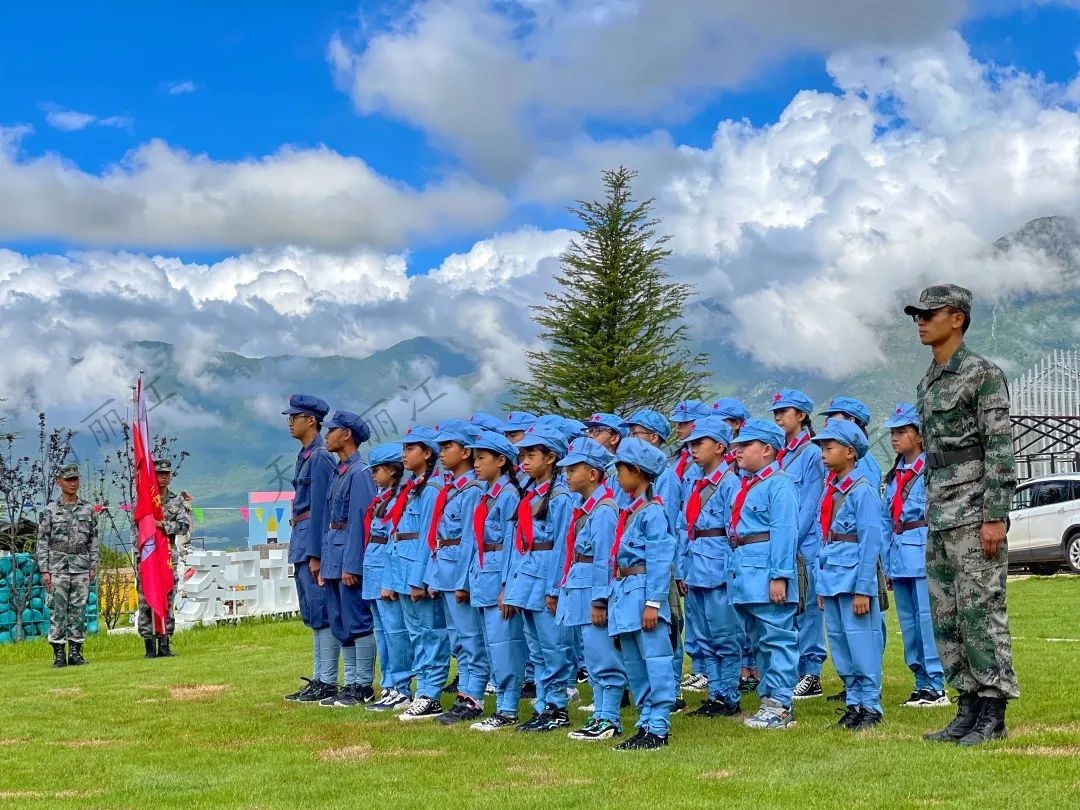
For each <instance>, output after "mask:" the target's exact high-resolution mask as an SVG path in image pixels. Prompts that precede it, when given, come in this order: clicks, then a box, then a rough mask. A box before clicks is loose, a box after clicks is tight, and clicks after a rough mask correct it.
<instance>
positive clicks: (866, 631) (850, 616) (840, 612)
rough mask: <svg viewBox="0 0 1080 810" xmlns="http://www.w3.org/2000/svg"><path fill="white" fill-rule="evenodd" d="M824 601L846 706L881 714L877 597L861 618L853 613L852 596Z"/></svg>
mask: <svg viewBox="0 0 1080 810" xmlns="http://www.w3.org/2000/svg"><path fill="white" fill-rule="evenodd" d="M823 598H824V602H825V626H826V628H828V631H829V646H830V647H831V648H832V657H833V665H834V666H835V667H836V674H837V675H839V676H840V680H842V681H843V682H844V689H846V690H847V705H848V706H863V707H864V708H867V709H873V710H874V711H877V712H880V711H881V656H882V653H883V652H884V649H885V647H884V644H883V639H882V636H881V608H880V606H879V605H878V600H877V597H872V598H871V599H870V612H869V613H867V614H866V615H864V616H856V615H855V613H854V612H853V611H852V609H851V604H852V600H853V599H854V595H853V594H850V593H844V594H840V595H839V596H826V597H823Z"/></svg>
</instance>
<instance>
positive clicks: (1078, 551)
mask: <svg viewBox="0 0 1080 810" xmlns="http://www.w3.org/2000/svg"><path fill="white" fill-rule="evenodd" d="M1009 518H1010V520H1011V521H1012V525H1011V526H1010V527H1009V565H1010V566H1021V565H1022V566H1024V567H1026V568H1030V569H1031V571H1032V572H1033V573H1035V574H1052V573H1054V572H1055V571H1057V570H1058V569H1060V568H1061V566H1062V565H1063V564H1064V565H1066V566H1067V567H1068V568H1069V569H1070V570H1071V571H1072V572H1073V573H1074V574H1080V472H1075V473H1059V474H1057V475H1048V476H1046V477H1044V478H1035V479H1032V480H1031V481H1025V482H1024V483H1022V484H1020V485H1019V486H1018V487H1017V488H1016V494H1015V495H1014V496H1013V504H1012V509H1011V510H1010V512H1009Z"/></svg>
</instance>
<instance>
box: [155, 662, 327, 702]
mask: <svg viewBox="0 0 1080 810" xmlns="http://www.w3.org/2000/svg"><path fill="white" fill-rule="evenodd" d="M155 657H156V656H155ZM300 680H302V681H304V685H303V686H301V687H300V688H299V689H297V690H296V691H295V692H293V693H292V694H291V695H285V697H283V698H282V700H294V701H295V700H299V699H300V698H301V696H303V695H306V694H307V693H308V692H310V691H311V689H312V687H314V686H315V685H316V684H319V685H321V683H320V682H319V681H316V680H313V679H311V678H304V677H301V678H300Z"/></svg>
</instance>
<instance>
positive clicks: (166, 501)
mask: <svg viewBox="0 0 1080 810" xmlns="http://www.w3.org/2000/svg"><path fill="white" fill-rule="evenodd" d="M161 512H162V516H163V517H162V523H164V524H165V534H167V535H168V536H169V540H171V541H173V542H175V541H176V536H177V535H178V534H189V533H190V532H191V515H190V514H188V510H187V506H186V504H185V503H184V496H183V495H181V494H180V493H178V492H169V490H165V491H164V492H162V493H161Z"/></svg>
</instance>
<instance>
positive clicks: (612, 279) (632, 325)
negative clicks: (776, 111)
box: [509, 167, 708, 417]
mask: <svg viewBox="0 0 1080 810" xmlns="http://www.w3.org/2000/svg"><path fill="white" fill-rule="evenodd" d="M635 176H636V172H633V171H631V170H629V169H626V168H625V167H619V168H618V169H617V170H615V171H606V172H604V175H603V180H604V186H605V188H606V194H605V197H604V199H603V200H602V201H594V202H583V201H580V200H579V201H578V205H577V208H572V209H570V210H571V213H573V214H575V215H576V216H577V217H578V218H579V219H580V220H581V223H582V228H581V229H580V230H579V231H578V237H577V238H576V239H574V240H573V241H572V242H571V243H570V246H569V248H567V250H566V252H565V253H563V255H562V256H561V257H560V262H561V268H560V270H559V272H558V273H557V274H556V276H555V280H556V281H557V282H558V285H559V289H558V291H557V292H555V293H549V294H548V295H547V303H546V304H544V305H539V306H533V307H532V308H531V309H532V310H533V319H534V321H535V322H536V323H537V324H538V325H539V326H540V327H541V335H540V337H541V339H542V340H543V342H544V343H545V344H547V345H546V348H545V349H544V350H541V351H530V352H527V353H526V354H527V358H528V370H529V372H530V375H531V379H517V380H510V381H509V382H510V387H511V391H512V392H513V395H514V397H515V399H516V401H517V406H516V407H518V408H520V409H522V410H531V411H536V412H539V413H544V412H559V413H565V414H567V415H574V416H579V417H580V416H582V415H585V414H589V413H592V412H594V411H607V412H615V413H625V414H628V413H629V412H630V411H633V410H635V409H637V408H644V407H648V408H656V409H657V410H660V411H663V412H667V411H668V410H669V409H671V408H673V407H674V405H675V403H676V402H678V401H679V400H681V399H687V398H691V397H697V398H700V396H701V395H702V382H703V380H704V379H705V378H706V377H707V376H708V370H707V368H706V363H707V361H708V357H707V356H706V355H704V354H694V353H693V352H692V351H691V349H690V347H689V336H688V334H687V325H686V324H685V323H684V322H683V320H682V316H683V310H684V308H685V305H686V300H687V298H689V296H690V295H691V294H692V293H693V292H694V289H693V287H692V286H691V285H688V284H679V283H675V282H672V281H671V280H670V279H669V277H668V275H667V274H666V273H665V271H664V267H663V264H664V260H665V259H666V258H667V257H668V256H669V255H670V254H671V251H670V250H668V249H667V248H666V247H665V245H666V244H667V242H668V240H669V238H670V237H668V236H657V235H656V227H657V226H658V225H659V224H660V222H659V220H657V219H653V218H650V209H651V207H652V202H653V201H652V200H651V199H649V200H645V201H644V202H635V201H634V200H633V199H632V196H631V188H630V185H631V181H632V180H633V179H634V177H635Z"/></svg>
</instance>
